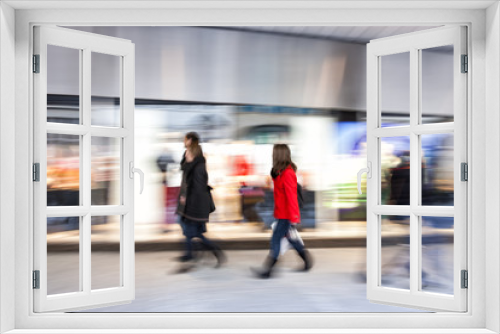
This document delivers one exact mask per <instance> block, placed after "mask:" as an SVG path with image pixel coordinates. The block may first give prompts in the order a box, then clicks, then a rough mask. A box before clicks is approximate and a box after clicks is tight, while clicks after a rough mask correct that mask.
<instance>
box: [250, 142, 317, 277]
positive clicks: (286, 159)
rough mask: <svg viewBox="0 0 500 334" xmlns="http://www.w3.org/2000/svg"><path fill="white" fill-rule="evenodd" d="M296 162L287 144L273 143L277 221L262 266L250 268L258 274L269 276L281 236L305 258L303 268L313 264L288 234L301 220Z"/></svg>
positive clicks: (277, 252)
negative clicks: (261, 267)
mask: <svg viewBox="0 0 500 334" xmlns="http://www.w3.org/2000/svg"><path fill="white" fill-rule="evenodd" d="M296 171H297V166H296V165H295V164H294V163H293V162H292V158H291V153H290V148H289V147H288V146H287V145H286V144H276V145H274V147H273V168H272V169H271V176H272V178H273V183H274V218H276V219H277V220H278V221H277V223H276V227H275V228H274V230H273V235H272V237H271V249H270V252H269V255H268V256H267V259H266V261H265V263H264V268H263V269H255V268H252V271H253V272H254V273H255V274H256V275H257V276H258V277H260V278H269V277H270V276H271V273H272V270H273V267H274V266H275V265H276V262H277V261H278V257H279V255H280V247H281V239H282V238H287V239H288V241H289V242H290V244H291V245H292V247H293V248H295V250H296V251H297V253H298V254H299V256H300V257H301V258H302V260H303V261H304V267H303V270H304V271H308V270H309V269H311V267H312V258H311V255H310V254H309V252H308V251H307V250H306V249H305V248H304V245H303V244H302V243H301V242H300V241H298V239H294V238H292V237H291V236H290V229H294V228H296V225H297V224H299V223H300V211H299V201H298V198H297V196H298V194H297V175H296V174H295V173H296Z"/></svg>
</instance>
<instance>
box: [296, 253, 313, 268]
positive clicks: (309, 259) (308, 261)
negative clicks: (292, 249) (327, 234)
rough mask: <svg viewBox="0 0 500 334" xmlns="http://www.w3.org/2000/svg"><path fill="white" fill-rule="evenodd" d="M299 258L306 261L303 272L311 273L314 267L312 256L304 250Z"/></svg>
mask: <svg viewBox="0 0 500 334" xmlns="http://www.w3.org/2000/svg"><path fill="white" fill-rule="evenodd" d="M299 256H300V257H301V258H302V260H304V268H303V269H302V270H301V271H309V270H310V269H311V268H312V266H313V260H312V256H311V254H310V253H309V252H308V251H306V250H305V249H304V250H303V251H302V252H299Z"/></svg>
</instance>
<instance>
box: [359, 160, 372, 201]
mask: <svg viewBox="0 0 500 334" xmlns="http://www.w3.org/2000/svg"><path fill="white" fill-rule="evenodd" d="M366 167H367V168H362V169H360V170H359V172H358V192H359V193H360V194H362V192H361V175H363V173H366V177H367V178H369V179H371V178H372V163H371V161H368V163H367V166H366Z"/></svg>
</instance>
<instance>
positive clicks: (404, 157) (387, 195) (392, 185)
mask: <svg viewBox="0 0 500 334" xmlns="http://www.w3.org/2000/svg"><path fill="white" fill-rule="evenodd" d="M380 152H381V156H380V161H381V171H380V176H381V177H380V179H381V182H382V185H381V191H382V193H381V204H382V205H410V137H408V136H403V137H387V138H381V139H380Z"/></svg>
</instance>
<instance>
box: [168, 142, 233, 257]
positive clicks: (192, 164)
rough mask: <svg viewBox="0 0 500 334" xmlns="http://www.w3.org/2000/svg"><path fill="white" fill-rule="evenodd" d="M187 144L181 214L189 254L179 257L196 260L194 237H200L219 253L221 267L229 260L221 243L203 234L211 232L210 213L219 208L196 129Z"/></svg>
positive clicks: (204, 244) (180, 201)
mask: <svg viewBox="0 0 500 334" xmlns="http://www.w3.org/2000/svg"><path fill="white" fill-rule="evenodd" d="M184 146H185V147H186V152H185V153H184V156H183V158H182V161H181V170H182V182H181V188H180V192H179V204H178V206H177V214H178V215H179V218H180V223H181V226H182V231H183V233H184V236H185V237H186V244H185V247H186V248H185V251H186V253H185V254H184V255H183V256H181V257H180V258H179V260H180V261H181V262H187V261H191V260H193V259H194V257H193V239H194V238H198V239H200V241H201V243H202V245H203V247H204V248H206V249H208V250H210V251H211V252H212V253H213V254H214V255H215V257H216V258H217V267H219V266H220V265H221V264H222V263H223V262H225V260H226V257H225V255H224V253H223V252H222V250H221V249H220V248H219V247H218V246H217V245H215V244H214V243H213V242H212V241H210V240H209V239H207V238H206V237H205V236H204V235H203V233H205V232H206V231H207V227H206V223H207V222H208V220H209V214H210V213H211V212H213V211H214V210H215V206H214V205H213V201H212V197H211V194H210V190H211V188H210V187H209V186H208V173H207V168H206V160H205V157H204V156H203V151H202V149H201V146H200V137H199V136H198V134H197V133H196V132H189V133H188V134H186V136H185V138H184Z"/></svg>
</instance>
